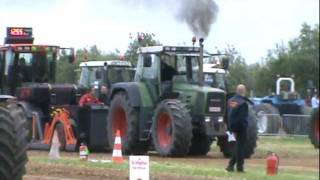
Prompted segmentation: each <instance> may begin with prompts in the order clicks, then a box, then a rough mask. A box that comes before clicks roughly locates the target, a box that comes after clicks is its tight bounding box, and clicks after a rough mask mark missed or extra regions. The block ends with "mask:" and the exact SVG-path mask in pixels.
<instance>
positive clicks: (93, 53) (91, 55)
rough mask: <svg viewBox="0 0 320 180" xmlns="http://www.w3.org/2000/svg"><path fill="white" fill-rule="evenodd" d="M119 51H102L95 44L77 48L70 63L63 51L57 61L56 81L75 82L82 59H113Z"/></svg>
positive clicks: (118, 54) (116, 57) (117, 55)
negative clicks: (73, 60)
mask: <svg viewBox="0 0 320 180" xmlns="http://www.w3.org/2000/svg"><path fill="white" fill-rule="evenodd" d="M119 56H120V51H119V50H118V49H115V50H114V52H108V53H104V52H103V51H101V50H100V49H99V48H98V47H97V45H93V46H91V47H90V48H88V49H86V48H83V49H78V50H77V51H76V62H74V63H73V64H70V63H69V62H68V59H67V56H66V54H65V52H62V54H61V56H60V59H59V61H57V68H56V81H57V82H58V83H77V80H78V79H79V73H78V72H79V64H80V63H81V62H84V61H89V60H90V61H99V60H115V59H119Z"/></svg>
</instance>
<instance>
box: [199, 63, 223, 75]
mask: <svg viewBox="0 0 320 180" xmlns="http://www.w3.org/2000/svg"><path fill="white" fill-rule="evenodd" d="M203 73H212V74H213V73H221V74H225V73H226V71H225V70H224V69H221V68H219V65H218V64H203Z"/></svg>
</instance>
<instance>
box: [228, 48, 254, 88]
mask: <svg viewBox="0 0 320 180" xmlns="http://www.w3.org/2000/svg"><path fill="white" fill-rule="evenodd" d="M224 51H225V54H228V56H229V57H230V65H229V69H228V73H227V76H226V80H227V84H228V88H229V91H230V92H233V91H234V90H235V88H236V86H237V85H238V84H240V83H242V84H245V85H246V86H247V87H248V88H249V89H250V88H251V84H250V78H249V77H250V76H249V74H248V65H247V64H246V62H245V59H244V58H243V57H242V56H241V54H240V53H239V52H238V51H237V50H236V48H235V47H233V46H228V47H227V48H226V49H225V50H224Z"/></svg>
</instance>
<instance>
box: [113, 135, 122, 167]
mask: <svg viewBox="0 0 320 180" xmlns="http://www.w3.org/2000/svg"><path fill="white" fill-rule="evenodd" d="M112 162H114V163H117V164H121V163H123V157H122V151H121V136H120V131H119V130H117V134H116V137H115V140H114V147H113V152H112Z"/></svg>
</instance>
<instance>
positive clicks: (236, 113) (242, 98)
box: [226, 84, 249, 172]
mask: <svg viewBox="0 0 320 180" xmlns="http://www.w3.org/2000/svg"><path fill="white" fill-rule="evenodd" d="M246 91H247V90H246V87H245V86H244V85H243V84H239V85H238V86H237V89H236V94H235V95H234V96H233V97H232V98H230V99H229V100H228V122H229V123H228V128H229V131H231V132H232V133H233V134H234V135H235V138H236V144H235V146H233V153H232V157H231V158H230V161H229V165H228V167H227V168H226V170H227V171H228V172H233V171H234V166H235V165H237V166H236V167H237V171H238V172H244V168H243V165H244V145H245V143H246V138H247V127H248V114H249V107H248V102H249V100H248V99H247V98H246Z"/></svg>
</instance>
